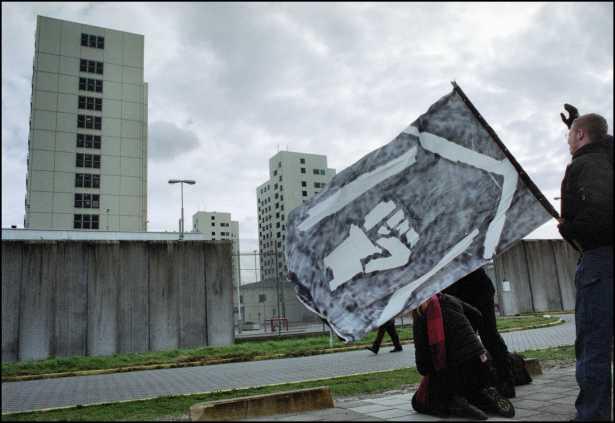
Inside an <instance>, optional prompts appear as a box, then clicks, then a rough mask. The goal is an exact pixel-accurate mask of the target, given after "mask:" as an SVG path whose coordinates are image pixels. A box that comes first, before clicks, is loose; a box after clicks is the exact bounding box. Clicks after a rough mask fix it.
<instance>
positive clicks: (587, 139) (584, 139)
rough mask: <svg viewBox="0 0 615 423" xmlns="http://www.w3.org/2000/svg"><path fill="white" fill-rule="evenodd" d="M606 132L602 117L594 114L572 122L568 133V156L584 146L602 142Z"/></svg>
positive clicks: (605, 124)
mask: <svg viewBox="0 0 615 423" xmlns="http://www.w3.org/2000/svg"><path fill="white" fill-rule="evenodd" d="M607 131H608V124H607V123H606V119H605V118H603V117H602V116H600V115H598V114H596V113H588V114H586V115H582V116H579V117H578V118H576V119H575V120H574V122H572V126H571V127H570V131H569V132H568V145H569V146H570V154H574V153H575V151H577V150H578V149H579V148H581V147H583V146H584V145H586V144H589V143H592V142H596V141H601V140H603V139H604V137H605V136H606V133H607Z"/></svg>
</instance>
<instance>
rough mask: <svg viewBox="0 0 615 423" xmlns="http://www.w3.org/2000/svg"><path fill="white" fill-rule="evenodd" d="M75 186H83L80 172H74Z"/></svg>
mask: <svg viewBox="0 0 615 423" xmlns="http://www.w3.org/2000/svg"><path fill="white" fill-rule="evenodd" d="M75 186H76V187H77V188H82V187H83V175H82V174H81V173H76V174H75Z"/></svg>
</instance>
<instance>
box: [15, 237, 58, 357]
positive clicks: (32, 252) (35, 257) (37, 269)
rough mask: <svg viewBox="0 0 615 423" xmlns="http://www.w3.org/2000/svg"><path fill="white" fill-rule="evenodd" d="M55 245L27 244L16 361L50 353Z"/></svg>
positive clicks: (50, 243) (46, 355) (45, 243)
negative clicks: (17, 357)
mask: <svg viewBox="0 0 615 423" xmlns="http://www.w3.org/2000/svg"><path fill="white" fill-rule="evenodd" d="M56 248H57V245H56V243H55V242H36V241H34V242H31V243H28V244H26V248H25V254H24V259H23V266H24V267H23V273H22V283H21V309H20V316H19V317H20V320H19V360H38V359H43V358H47V357H49V355H50V348H49V347H50V341H51V332H52V330H53V316H52V314H53V311H54V306H53V301H54V295H53V293H54V289H55V265H54V262H53V256H55V253H56Z"/></svg>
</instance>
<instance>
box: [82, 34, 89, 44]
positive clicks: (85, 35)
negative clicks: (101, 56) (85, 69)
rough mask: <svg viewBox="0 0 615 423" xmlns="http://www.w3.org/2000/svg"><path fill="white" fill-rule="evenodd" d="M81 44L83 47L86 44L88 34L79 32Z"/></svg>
mask: <svg viewBox="0 0 615 423" xmlns="http://www.w3.org/2000/svg"><path fill="white" fill-rule="evenodd" d="M81 45H82V46H84V47H87V46H88V34H81Z"/></svg>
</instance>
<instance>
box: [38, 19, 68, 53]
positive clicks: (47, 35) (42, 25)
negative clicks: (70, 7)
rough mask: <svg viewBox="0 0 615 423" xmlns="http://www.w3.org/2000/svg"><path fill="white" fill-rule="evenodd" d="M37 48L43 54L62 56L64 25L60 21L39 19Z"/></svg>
mask: <svg viewBox="0 0 615 423" xmlns="http://www.w3.org/2000/svg"><path fill="white" fill-rule="evenodd" d="M37 31H38V37H37V40H36V46H37V48H38V51H39V52H41V53H51V54H60V35H61V33H62V24H61V23H60V21H58V20H49V19H41V17H40V16H39V17H38V18H37Z"/></svg>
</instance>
